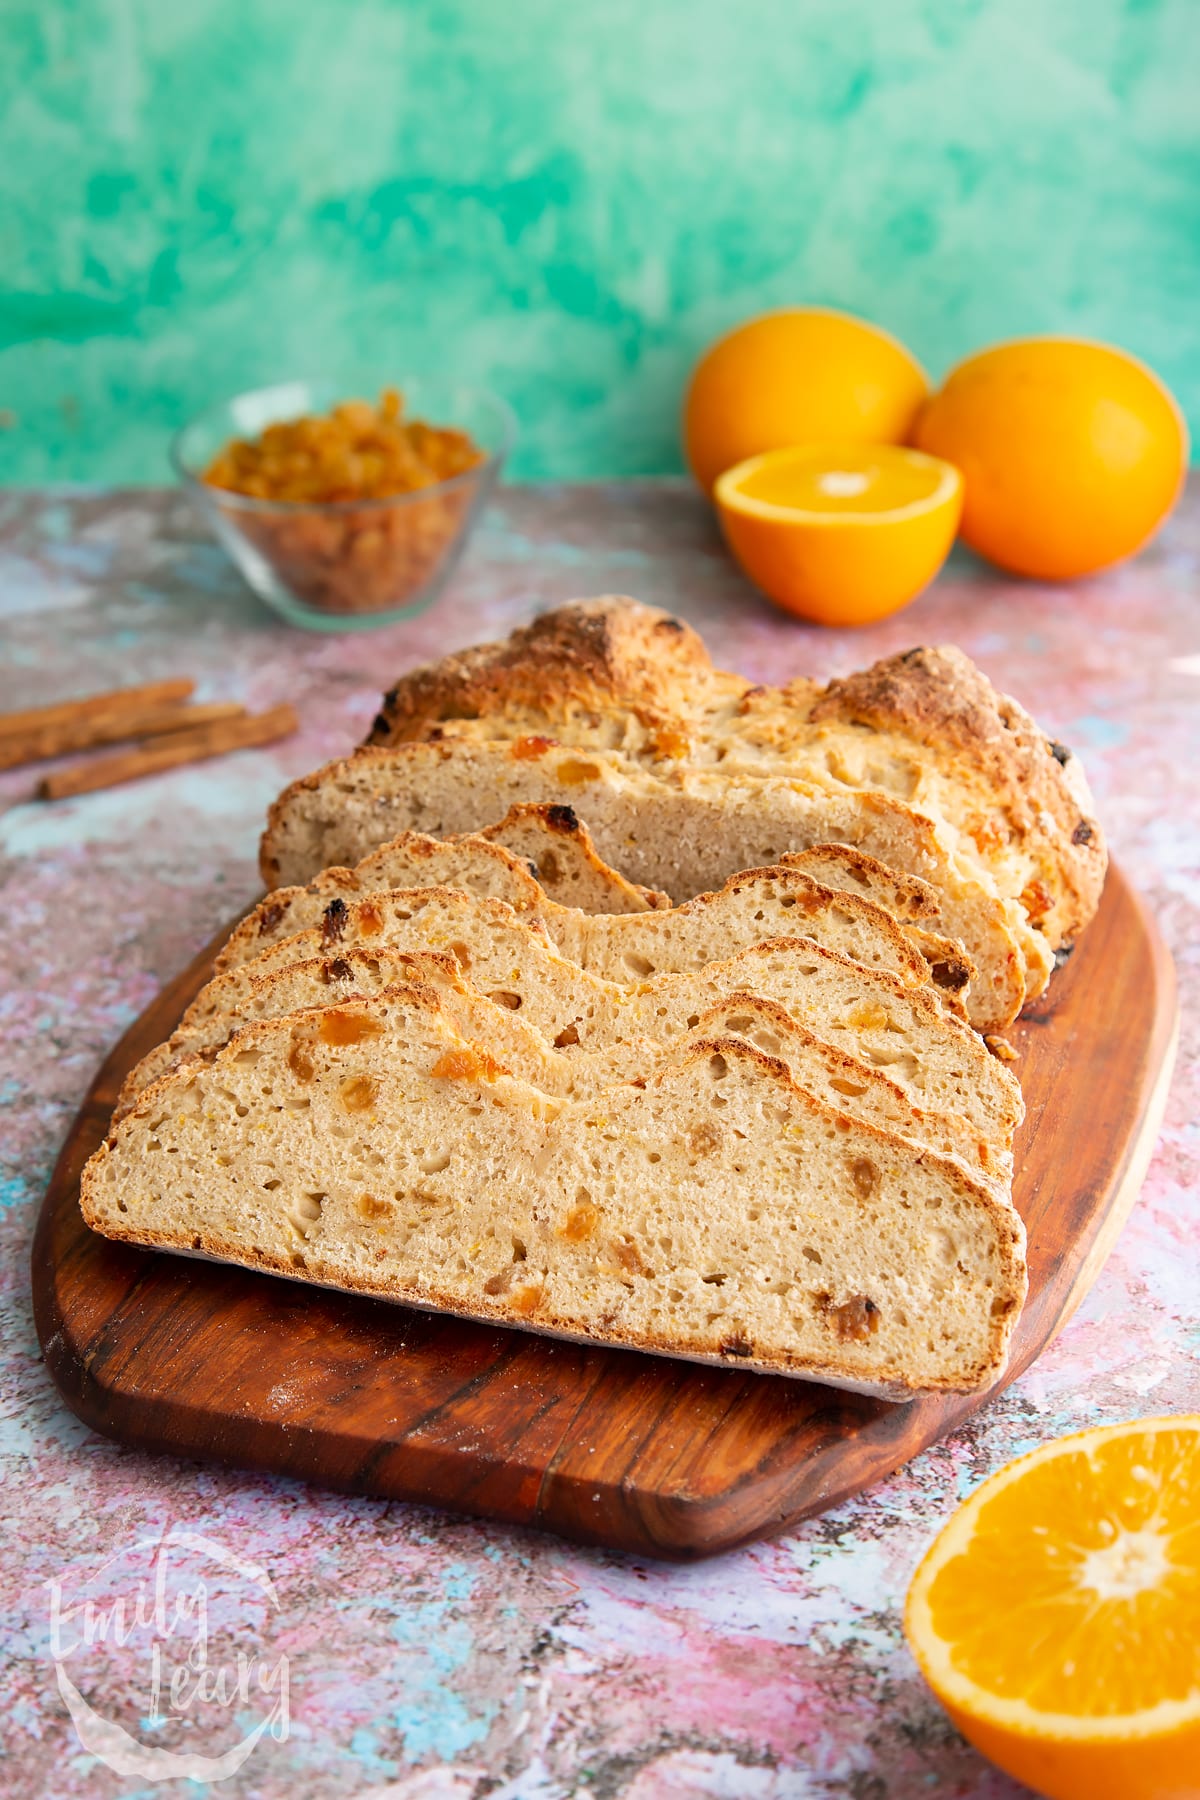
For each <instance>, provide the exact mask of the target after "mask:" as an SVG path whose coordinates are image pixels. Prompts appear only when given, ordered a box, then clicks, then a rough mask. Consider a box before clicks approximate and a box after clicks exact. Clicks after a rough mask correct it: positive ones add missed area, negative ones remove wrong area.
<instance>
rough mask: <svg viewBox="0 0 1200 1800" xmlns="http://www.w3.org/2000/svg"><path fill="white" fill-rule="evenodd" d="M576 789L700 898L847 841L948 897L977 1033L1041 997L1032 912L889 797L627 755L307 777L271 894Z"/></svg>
mask: <svg viewBox="0 0 1200 1800" xmlns="http://www.w3.org/2000/svg"><path fill="white" fill-rule="evenodd" d="M556 795H567V796H569V798H570V803H571V805H572V806H573V807H574V808H575V809H576V811H577V812H578V813H579V814H580V815H581V816H582V817H584V818H586V819H587V821H588V826H589V828H590V830H591V832H592V836H593V838H594V840H595V843H596V847H597V850H598V851H599V853H600V855H602V856H603V857H604V858H605V859H606V860H607V861H608V862H610V863H612V864H614V865H615V866H619V867H620V868H622V869H623V870H624V871H625V873H626V874H627V875H628V876H629V878H630V879H631V880H635V881H638V882H643V883H645V884H646V885H647V886H651V887H655V888H662V889H665V890H666V891H667V892H668V893H671V894H674V895H675V896H676V897H677V898H680V899H687V898H690V897H691V896H693V895H696V894H702V893H705V892H708V891H710V890H712V889H715V888H719V887H720V886H721V885H722V883H723V882H724V881H725V880H726V879H727V878H728V877H729V876H730V875H732V874H734V873H736V872H737V871H739V870H742V869H751V868H760V867H765V866H767V865H769V864H773V863H777V862H778V860H779V858H780V857H781V856H783V855H786V854H787V853H789V852H791V851H796V850H804V849H810V848H813V847H814V846H818V845H820V846H824V845H828V844H843V845H847V846H849V847H852V848H854V849H857V850H860V851H865V852H866V854H867V855H868V856H871V857H874V858H876V859H877V860H878V861H879V862H881V863H883V864H885V865H886V866H887V867H889V868H891V869H894V870H896V871H897V872H898V873H899V874H901V875H912V876H916V877H918V878H919V879H920V880H922V881H925V882H927V883H928V884H929V885H931V886H932V887H933V888H934V889H935V890H936V892H937V895H938V900H939V909H940V910H939V929H940V930H941V932H943V933H944V934H945V935H946V936H948V937H950V938H955V939H958V940H959V941H960V942H961V943H962V944H963V946H964V947H965V949H966V951H967V953H968V955H969V957H970V959H971V961H972V962H973V963H974V965H975V969H976V975H975V977H974V979H973V980H972V982H971V987H970V992H969V994H968V996H967V1009H968V1012H969V1015H970V1018H971V1020H972V1023H973V1024H975V1025H977V1026H978V1027H979V1028H980V1029H981V1030H987V1031H999V1030H1002V1029H1003V1028H1004V1026H1005V1025H1008V1024H1011V1022H1012V1020H1013V1019H1014V1018H1016V1016H1017V1014H1018V1013H1019V1011H1020V1009H1021V1005H1022V1003H1023V1001H1024V999H1025V977H1024V968H1025V962H1024V958H1023V957H1022V954H1021V950H1020V945H1019V941H1018V934H1019V933H1020V932H1022V931H1024V930H1025V921H1024V915H1023V913H1022V912H1021V909H1020V907H1019V906H1018V905H1017V904H1016V902H1015V901H1012V900H1006V899H1003V898H1001V897H1000V896H999V895H998V894H997V893H996V892H995V891H994V888H993V889H992V890H990V891H989V888H988V887H987V886H985V885H984V882H983V880H982V879H978V878H977V877H976V876H975V875H974V874H972V873H969V872H965V871H964V869H963V867H962V866H961V865H960V863H959V860H958V858H957V855H956V853H955V852H954V851H953V849H952V848H951V847H950V846H948V844H947V843H946V842H945V841H944V839H943V837H942V835H941V834H940V832H939V830H938V828H937V827H935V826H934V825H933V824H932V823H931V822H930V820H928V819H926V818H923V817H922V816H921V815H920V814H918V813H915V812H914V811H913V810H912V809H911V808H910V807H908V806H906V805H905V804H904V803H903V802H902V801H899V800H896V799H893V798H892V797H891V796H888V795H884V794H879V793H875V792H863V793H857V794H855V793H831V792H830V791H828V790H827V789H823V788H818V787H813V786H811V785H808V784H806V783H804V782H800V781H791V780H785V779H784V778H783V777H762V778H758V777H747V778H744V779H743V778H740V777H734V776H728V777H726V776H723V775H720V774H718V773H713V772H699V773H689V772H686V771H685V772H683V773H681V774H675V775H671V776H669V777H664V776H662V775H659V774H657V773H655V772H654V771H652V770H648V769H645V768H643V767H641V766H640V765H638V764H636V763H633V762H630V761H628V760H627V759H625V758H623V757H621V756H620V755H619V754H618V753H616V752H614V751H590V752H588V753H587V754H586V755H581V754H580V753H579V752H577V751H573V750H566V749H561V748H556V747H553V746H551V747H545V748H540V749H539V750H538V751H537V753H536V754H533V753H531V752H529V751H527V750H525V749H522V748H521V746H520V745H519V744H517V745H503V744H490V743H484V744H472V743H463V742H447V743H434V744H428V743H419V744H402V745H400V746H399V747H398V748H397V749H394V750H360V751H358V752H357V753H356V754H355V755H354V756H352V757H350V758H348V759H347V760H345V761H343V762H335V763H329V764H327V765H326V767H325V768H323V769H319V770H317V771H316V772H315V773H314V774H312V775H308V776H306V777H304V779H303V780H301V781H297V782H294V783H293V784H292V786H291V787H290V788H287V789H286V790H285V791H284V793H283V794H282V795H281V796H280V797H279V799H278V800H277V801H276V802H275V804H274V806H273V807H272V808H271V812H270V815H269V818H268V823H267V829H266V832H265V833H264V837H263V843H262V870H263V875H264V878H265V879H266V881H267V882H268V884H269V885H271V886H273V887H280V886H283V885H285V884H288V883H303V882H306V881H309V880H311V878H312V877H313V875H314V874H316V872H317V871H318V870H320V869H322V868H324V867H326V866H327V865H329V864H331V863H353V862H356V861H358V860H359V859H360V858H361V857H363V856H365V855H366V854H367V853H368V852H369V851H370V850H371V849H372V848H374V847H375V846H376V845H378V844H380V843H382V842H385V841H386V840H387V839H388V838H390V837H393V836H395V834H396V833H397V832H398V831H402V830H410V831H411V830H420V831H425V832H428V833H430V834H431V835H433V836H437V837H446V836H451V835H453V834H455V833H458V832H463V831H472V830H475V829H477V828H479V827H481V826H483V825H486V823H487V822H488V820H490V819H493V818H494V817H495V815H496V813H497V812H498V811H500V810H501V809H502V808H504V807H506V806H508V805H510V804H511V803H513V802H515V801H519V800H532V801H538V802H550V803H552V802H553V799H554V797H555V796H556Z"/></svg>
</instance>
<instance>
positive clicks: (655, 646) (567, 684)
mask: <svg viewBox="0 0 1200 1800" xmlns="http://www.w3.org/2000/svg"><path fill="white" fill-rule="evenodd" d="M713 674H714V671H713V666H712V660H711V658H710V657H709V654H708V651H707V649H706V648H705V646H704V641H703V639H702V638H701V637H700V636H699V634H698V633H697V632H695V631H693V630H692V627H691V626H690V625H686V624H684V622H683V620H682V619H677V618H675V617H674V616H673V615H672V614H671V613H668V612H664V611H662V610H661V609H660V608H658V607H653V606H642V605H641V604H640V603H639V602H638V601H636V600H630V599H628V598H626V597H625V596H624V595H603V596H600V597H599V598H597V599H594V600H581V601H575V602H573V603H572V604H571V605H570V606H560V607H557V608H556V609H555V610H554V611H553V612H547V613H542V614H541V615H540V616H539V617H538V618H536V619H534V620H533V621H532V622H531V623H530V624H528V625H522V626H520V627H519V628H518V629H517V630H516V631H514V632H513V633H512V634H511V636H509V637H507V638H502V639H500V640H498V641H496V642H494V643H490V644H477V645H474V646H473V647H472V648H470V649H467V650H458V651H455V652H454V653H453V654H452V655H450V656H447V657H444V658H443V659H442V660H441V661H440V662H436V663H426V664H424V665H422V667H420V668H418V669H413V670H411V671H410V672H409V673H408V674H407V675H405V676H403V677H402V678H401V679H400V680H399V681H398V682H397V683H396V685H395V686H394V687H393V688H391V689H390V690H389V692H388V693H386V694H385V695H384V697H383V701H382V704H381V706H380V709H379V714H378V716H377V718H376V720H375V723H374V725H373V726H372V728H371V732H370V735H369V736H368V738H367V742H368V743H371V744H393V743H401V742H403V741H405V740H406V739H410V738H415V737H423V736H426V735H427V734H429V733H430V732H431V731H434V730H435V728H436V727H437V726H438V725H440V724H444V723H445V722H446V721H447V720H450V719H456V718H457V719H473V718H487V717H495V716H501V715H504V714H510V715H512V714H516V713H520V712H523V711H529V712H536V713H543V714H545V715H546V717H548V718H549V717H558V716H562V717H563V718H566V717H569V716H570V715H571V714H572V713H574V712H585V713H586V712H589V711H595V712H605V711H607V710H608V709H609V708H611V707H612V705H613V704H614V702H619V703H620V705H622V706H623V707H627V708H628V709H629V711H630V712H632V713H633V714H634V715H635V716H636V717H637V719H638V720H639V721H640V722H641V723H642V724H643V725H647V726H650V727H653V726H655V725H658V724H660V723H666V722H668V721H669V720H670V719H671V718H672V717H673V716H674V715H675V714H676V713H677V712H679V711H680V710H681V709H682V708H683V707H685V706H686V704H687V696H688V692H689V690H690V689H694V688H695V687H698V686H699V687H707V686H708V684H709V683H710V682H711V680H712V677H713ZM741 685H742V686H748V685H749V684H748V683H741Z"/></svg>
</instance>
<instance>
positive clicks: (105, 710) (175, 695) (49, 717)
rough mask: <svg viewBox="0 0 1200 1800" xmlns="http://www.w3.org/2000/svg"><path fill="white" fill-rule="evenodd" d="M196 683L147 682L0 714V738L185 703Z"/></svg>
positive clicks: (178, 680)
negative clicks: (169, 703) (85, 720)
mask: <svg viewBox="0 0 1200 1800" xmlns="http://www.w3.org/2000/svg"><path fill="white" fill-rule="evenodd" d="M195 688H196V684H195V682H194V681H189V680H188V679H187V677H186V676H179V677H176V678H174V679H171V680H168V681H147V682H144V683H143V684H142V686H141V687H132V688H113V689H110V690H109V691H108V692H107V693H104V694H90V695H88V697H87V698H86V699H85V700H60V701H57V702H56V703H55V704H54V705H53V706H31V707H29V708H28V709H27V710H26V711H25V712H11V713H0V739H8V738H11V737H21V736H22V735H24V734H26V733H30V734H32V733H36V732H40V731H50V730H53V729H54V728H55V727H57V726H68V725H72V724H76V723H78V722H80V721H82V720H84V719H98V718H108V717H110V716H111V715H112V714H114V713H118V714H119V713H136V712H138V711H143V712H144V711H145V710H146V709H147V708H148V707H151V706H165V705H167V704H168V702H170V701H172V700H186V699H187V698H188V697H189V695H191V694H192V693H194V692H195Z"/></svg>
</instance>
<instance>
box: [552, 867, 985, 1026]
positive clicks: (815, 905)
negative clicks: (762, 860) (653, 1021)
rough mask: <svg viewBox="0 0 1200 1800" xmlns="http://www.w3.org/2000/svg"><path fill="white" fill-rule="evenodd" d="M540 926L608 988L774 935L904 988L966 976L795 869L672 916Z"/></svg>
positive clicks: (701, 900) (933, 950) (953, 957)
mask: <svg viewBox="0 0 1200 1800" xmlns="http://www.w3.org/2000/svg"><path fill="white" fill-rule="evenodd" d="M540 916H541V919H542V923H543V924H544V925H545V927H546V930H547V932H548V934H549V936H550V939H551V941H552V942H553V944H554V947H555V949H556V950H557V951H558V952H559V954H560V955H561V956H567V957H570V959H571V960H572V962H577V963H578V964H579V966H580V967H581V968H584V969H590V970H591V971H592V973H593V974H596V975H601V976H604V977H605V978H607V979H608V980H610V981H644V980H646V979H647V978H648V977H649V976H651V975H654V974H656V973H670V972H676V971H679V970H683V969H698V968H701V967H703V965H704V964H705V963H707V962H714V961H719V960H720V959H721V958H722V957H725V956H728V955H730V954H731V952H732V951H733V950H735V949H740V948H742V946H743V945H745V944H749V943H755V942H759V941H761V940H762V939H763V938H769V937H779V936H806V937H809V936H811V937H812V938H814V939H815V941H816V942H817V943H819V944H826V945H828V946H829V947H830V948H831V949H834V950H840V951H842V952H843V954H844V955H846V956H850V957H853V959H854V960H855V961H856V962H860V963H862V964H863V965H864V967H867V968H874V969H889V970H891V972H892V973H893V974H895V975H898V976H899V977H900V979H901V980H903V981H905V982H906V983H907V984H908V985H909V986H912V987H919V986H921V985H922V984H923V983H924V982H925V981H933V982H934V983H935V985H937V986H938V987H939V989H941V990H943V991H945V992H949V993H952V994H957V993H961V992H963V991H964V990H965V989H966V987H967V984H968V982H969V981H970V978H971V974H972V972H973V970H972V965H971V964H970V962H969V961H968V960H967V959H966V957H965V956H964V955H963V953H962V952H961V951H960V950H959V949H958V948H957V947H956V946H954V945H952V944H950V943H949V942H948V941H947V940H946V939H944V938H940V937H934V936H932V935H931V934H930V933H927V932H925V931H923V930H921V929H920V928H919V927H916V926H910V925H900V924H897V922H896V920H895V919H893V918H892V917H891V915H890V914H888V913H886V912H884V910H883V909H882V908H881V907H879V906H876V905H875V904H874V902H873V901H870V900H864V899H863V898H862V896H861V895H860V894H853V893H849V892H848V891H847V890H845V889H843V888H828V887H825V886H824V885H823V884H822V883H821V882H819V881H815V880H814V879H813V877H812V876H810V875H807V874H805V873H804V871H803V870H802V869H797V868H790V869H785V868H779V867H775V868H766V869H743V870H742V871H741V873H740V874H737V875H731V876H730V878H729V880H728V881H727V882H726V883H725V885H724V886H723V887H721V888H719V889H718V890H717V891H716V892H715V893H709V894H698V895H697V896H696V898H695V899H694V900H688V901H686V902H685V903H684V904H683V905H682V906H677V907H674V908H672V910H671V911H670V912H656V913H643V914H640V915H638V916H636V917H629V916H621V917H615V918H614V917H609V916H607V915H604V914H601V915H599V916H595V917H593V916H589V915H588V914H586V913H580V912H576V911H568V910H565V909H563V908H557V907H556V908H554V909H553V910H550V909H544V910H543V911H542V913H541V915H540Z"/></svg>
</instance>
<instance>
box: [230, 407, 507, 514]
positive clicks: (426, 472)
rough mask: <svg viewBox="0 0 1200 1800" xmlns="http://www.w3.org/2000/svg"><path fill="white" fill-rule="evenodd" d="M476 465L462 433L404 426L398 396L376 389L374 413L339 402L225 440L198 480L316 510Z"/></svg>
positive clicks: (408, 489)
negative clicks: (254, 434) (320, 411)
mask: <svg viewBox="0 0 1200 1800" xmlns="http://www.w3.org/2000/svg"><path fill="white" fill-rule="evenodd" d="M483 460H484V453H483V451H482V450H480V449H479V448H478V446H477V445H476V444H474V443H473V442H472V440H471V438H470V437H469V436H468V435H467V433H466V432H465V431H456V430H454V429H453V428H452V427H450V426H444V425H427V424H426V423H425V422H424V421H423V420H421V419H412V420H406V419H405V417H404V402H403V399H402V398H401V396H400V394H399V393H398V392H397V390H396V389H395V388H384V390H383V392H382V393H381V394H380V396H379V403H378V405H376V406H372V405H371V403H370V401H369V400H343V401H342V403H341V404H340V405H339V406H335V407H334V408H333V410H332V411H331V412H329V413H325V414H314V415H310V416H307V417H305V418H300V419H284V420H281V421H280V422H279V423H278V424H275V425H268V426H267V427H266V429H265V430H264V431H262V432H260V434H259V435H258V437H256V438H250V439H242V438H233V439H232V440H231V441H230V442H229V443H228V444H226V445H225V447H224V448H223V449H222V450H220V451H219V452H218V453H217V455H216V456H215V457H214V458H213V460H212V462H211V463H210V464H209V466H208V468H207V469H206V470H205V471H204V480H205V481H206V482H207V483H208V485H209V487H215V488H225V489H226V490H227V491H229V492H230V493H234V494H245V495H246V496H247V497H248V498H249V499H252V500H285V501H291V502H293V503H299V504H301V505H305V504H307V505H318V506H320V505H329V504H331V503H336V502H339V501H347V500H386V499H388V498H390V497H391V496H392V495H394V494H411V493H413V492H414V491H415V490H416V489H417V488H423V487H432V486H433V484H434V483H435V482H439V481H449V480H451V479H452V478H453V477H454V476H455V475H462V474H465V472H466V471H467V470H468V469H473V468H475V467H476V466H477V465H478V464H479V463H481V462H482V461H483Z"/></svg>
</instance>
